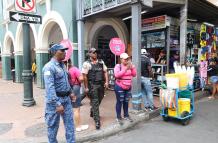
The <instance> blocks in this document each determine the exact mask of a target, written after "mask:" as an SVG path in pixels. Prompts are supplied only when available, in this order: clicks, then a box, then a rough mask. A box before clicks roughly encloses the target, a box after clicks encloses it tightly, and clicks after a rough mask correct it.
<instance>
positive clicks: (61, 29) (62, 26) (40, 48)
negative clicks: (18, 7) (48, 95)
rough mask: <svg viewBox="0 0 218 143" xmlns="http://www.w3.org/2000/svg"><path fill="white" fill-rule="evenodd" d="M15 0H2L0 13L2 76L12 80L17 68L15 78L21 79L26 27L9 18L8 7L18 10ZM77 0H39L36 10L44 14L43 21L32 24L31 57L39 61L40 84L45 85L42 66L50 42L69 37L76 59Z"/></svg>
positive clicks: (9, 9)
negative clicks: (13, 72)
mask: <svg viewBox="0 0 218 143" xmlns="http://www.w3.org/2000/svg"><path fill="white" fill-rule="evenodd" d="M14 3H15V0H3V1H2V3H1V5H2V9H1V10H2V13H3V15H1V17H0V18H1V27H2V28H1V31H0V32H1V40H0V41H1V45H2V46H1V59H2V78H3V79H5V80H10V79H11V78H12V75H11V70H13V69H15V81H16V82H22V68H23V42H24V41H23V29H22V23H17V22H10V21H9V11H15V7H14ZM75 3H76V0H65V1H64V2H63V1H55V0H36V9H37V12H36V14H38V15H41V16H42V24H40V25H38V24H30V27H31V28H30V29H31V30H30V39H31V47H30V48H31V51H32V53H31V55H32V57H31V59H32V61H31V62H33V61H34V60H36V63H37V84H38V86H39V87H43V81H42V67H43V66H44V64H45V63H46V62H48V60H49V58H50V57H49V53H48V49H49V47H50V45H51V44H53V43H58V42H60V41H61V40H63V39H70V40H71V41H72V42H73V46H74V55H73V56H72V57H73V62H74V64H76V65H77V64H78V61H77V53H78V51H77V27H76V21H75V17H76V5H75Z"/></svg>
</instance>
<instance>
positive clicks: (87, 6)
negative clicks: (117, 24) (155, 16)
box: [82, 0, 131, 17]
mask: <svg viewBox="0 0 218 143" xmlns="http://www.w3.org/2000/svg"><path fill="white" fill-rule="evenodd" d="M130 2H131V0H82V11H83V17H86V16H90V15H93V14H96V13H99V12H102V11H105V10H108V9H112V8H115V7H118V6H121V5H124V4H128V3H130Z"/></svg>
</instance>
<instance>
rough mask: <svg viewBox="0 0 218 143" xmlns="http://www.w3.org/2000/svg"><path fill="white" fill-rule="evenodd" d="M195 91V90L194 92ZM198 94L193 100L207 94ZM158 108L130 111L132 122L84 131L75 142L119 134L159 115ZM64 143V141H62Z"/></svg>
mask: <svg viewBox="0 0 218 143" xmlns="http://www.w3.org/2000/svg"><path fill="white" fill-rule="evenodd" d="M195 93H196V92H195ZM197 93H198V94H195V95H194V96H195V102H196V101H198V100H200V99H202V98H204V97H206V96H207V95H208V92H207V91H201V92H200V93H199V92H197ZM160 110H161V109H157V110H155V111H153V112H150V113H148V112H145V111H144V110H140V111H130V113H132V114H131V117H132V118H133V120H134V121H133V122H132V123H130V122H125V123H124V125H123V126H120V125H119V124H118V123H113V124H112V125H109V126H107V127H106V128H104V129H101V130H99V131H93V132H92V133H91V134H89V135H87V133H85V134H84V135H85V136H83V135H78V136H77V138H76V142H77V143H82V142H87V141H97V140H100V139H104V138H107V137H110V136H112V135H115V134H119V133H122V132H125V131H127V130H129V129H130V128H132V127H134V126H135V125H137V124H138V123H140V122H142V121H148V120H150V119H153V118H155V117H158V116H160ZM63 143H64V142H63Z"/></svg>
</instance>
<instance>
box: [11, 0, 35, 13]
mask: <svg viewBox="0 0 218 143" xmlns="http://www.w3.org/2000/svg"><path fill="white" fill-rule="evenodd" d="M15 10H16V11H21V12H26V13H35V12H36V0H15Z"/></svg>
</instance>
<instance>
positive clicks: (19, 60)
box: [14, 51, 23, 83]
mask: <svg viewBox="0 0 218 143" xmlns="http://www.w3.org/2000/svg"><path fill="white" fill-rule="evenodd" d="M14 55H15V56H14V58H15V81H16V82H18V83H21V82H23V79H22V72H23V52H21V51H19V52H18V51H17V52H15V53H14Z"/></svg>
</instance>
